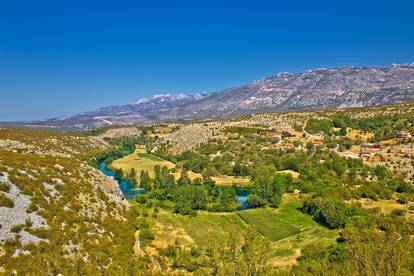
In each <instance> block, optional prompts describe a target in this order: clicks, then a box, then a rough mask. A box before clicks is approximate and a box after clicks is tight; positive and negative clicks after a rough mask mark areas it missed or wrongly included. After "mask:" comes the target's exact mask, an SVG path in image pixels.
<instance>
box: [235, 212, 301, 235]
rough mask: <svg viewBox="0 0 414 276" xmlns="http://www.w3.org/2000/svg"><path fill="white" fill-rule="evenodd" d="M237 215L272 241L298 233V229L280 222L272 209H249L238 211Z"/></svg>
mask: <svg viewBox="0 0 414 276" xmlns="http://www.w3.org/2000/svg"><path fill="white" fill-rule="evenodd" d="M238 214H239V216H240V217H241V218H242V219H243V220H244V221H245V222H246V223H247V224H249V225H251V226H253V227H255V228H256V229H257V230H258V231H259V232H260V233H261V234H262V235H263V236H266V237H268V238H270V240H272V241H278V240H281V239H284V238H286V237H289V236H292V235H295V234H298V233H300V228H298V227H297V226H295V225H293V224H291V223H288V222H286V221H283V220H281V219H280V218H279V216H278V214H277V212H276V210H274V209H270V208H266V209H251V210H244V211H240V212H238Z"/></svg>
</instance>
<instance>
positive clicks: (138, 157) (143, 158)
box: [110, 147, 250, 186]
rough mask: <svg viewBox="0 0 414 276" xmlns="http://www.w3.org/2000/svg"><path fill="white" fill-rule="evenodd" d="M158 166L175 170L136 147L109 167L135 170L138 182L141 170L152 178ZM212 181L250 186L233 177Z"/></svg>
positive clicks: (243, 179) (194, 177)
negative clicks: (132, 151)
mask: <svg viewBox="0 0 414 276" xmlns="http://www.w3.org/2000/svg"><path fill="white" fill-rule="evenodd" d="M156 165H159V166H161V167H164V166H167V167H168V168H170V169H172V168H175V164H174V163H172V162H170V161H167V160H164V159H162V158H159V157H158V156H155V155H153V154H150V153H147V152H146V150H145V148H143V147H137V149H136V150H135V152H134V153H132V154H130V155H127V156H125V157H123V158H120V159H117V160H115V161H114V162H112V164H111V165H110V167H112V168H115V169H121V170H122V171H124V172H127V171H129V170H131V169H132V168H134V169H135V171H136V172H137V181H138V180H139V177H140V174H141V170H145V171H147V172H148V173H149V175H150V177H154V167H155V166H156ZM174 175H175V178H176V179H178V178H179V177H180V172H177V173H175V174H174ZM188 176H189V177H190V178H191V179H192V180H194V179H196V178H201V174H199V173H195V172H191V171H190V172H188ZM213 180H214V181H216V184H217V185H233V184H234V185H238V186H247V185H249V184H250V179H249V178H241V177H233V176H219V177H213Z"/></svg>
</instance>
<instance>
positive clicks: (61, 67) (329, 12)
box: [0, 0, 414, 121]
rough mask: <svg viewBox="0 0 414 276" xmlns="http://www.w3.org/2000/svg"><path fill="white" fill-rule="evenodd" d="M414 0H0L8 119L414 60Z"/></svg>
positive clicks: (0, 86) (2, 87) (1, 73)
mask: <svg viewBox="0 0 414 276" xmlns="http://www.w3.org/2000/svg"><path fill="white" fill-rule="evenodd" d="M413 11H414V1H412V0H411V1H408V0H407V1H402V0H393V1H381V0H377V1H371V0H366V1H364V0H359V1H354V0H347V1H332V0H330V1H318V0H314V1H309V0H307V1H305V0H302V1H299V0H296V1H276V0H274V1H265V0H263V1H260V0H255V1H253V0H252V1H243V0H237V1H233V0H228V1H226V0H221V1H217V0H209V1H196V0H192V1H179V0H165V1H157V0H151V1H149V0H147V1H139V0H136V1H121V0H118V1H115V0H113V1H105V0H99V1H95V0H88V1H77V0H70V1H63V0H61V1H56V0H53V1H48V0H44V1H38V0H36V1H20V0H13V1H0V96H1V99H0V121H6V120H32V119H43V118H48V117H53V116H60V115H67V114H73V113H77V112H81V111H86V110H93V109H95V108H97V107H102V106H107V105H113V104H122V103H129V102H132V101H135V100H136V99H138V98H141V97H149V96H151V95H153V94H159V93H181V92H200V91H220V90H222V89H225V88H228V87H232V86H237V85H240V84H244V83H248V82H250V81H252V80H255V79H258V78H261V77H264V76H267V75H271V74H273V73H277V72H281V71H291V72H295V71H302V70H307V69H312V68H316V67H333V66H342V65H355V66H365V65H388V64H391V63H404V62H414V28H413V27H414V16H413V15H412V12H413Z"/></svg>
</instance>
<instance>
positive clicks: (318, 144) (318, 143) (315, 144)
mask: <svg viewBox="0 0 414 276" xmlns="http://www.w3.org/2000/svg"><path fill="white" fill-rule="evenodd" d="M313 145H314V146H315V147H318V146H322V145H323V141H321V140H315V141H313Z"/></svg>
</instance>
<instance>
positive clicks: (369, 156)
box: [359, 151, 374, 159]
mask: <svg viewBox="0 0 414 276" xmlns="http://www.w3.org/2000/svg"><path fill="white" fill-rule="evenodd" d="M372 156H374V153H372V152H368V151H364V152H361V153H360V154H359V157H360V158H361V159H364V158H365V159H369V158H371V157H372Z"/></svg>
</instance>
